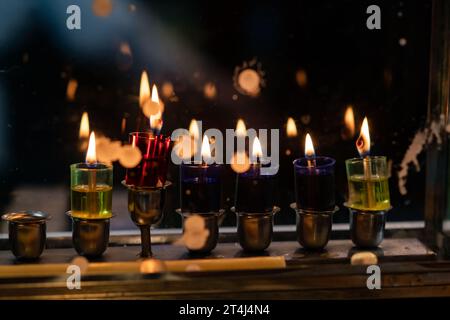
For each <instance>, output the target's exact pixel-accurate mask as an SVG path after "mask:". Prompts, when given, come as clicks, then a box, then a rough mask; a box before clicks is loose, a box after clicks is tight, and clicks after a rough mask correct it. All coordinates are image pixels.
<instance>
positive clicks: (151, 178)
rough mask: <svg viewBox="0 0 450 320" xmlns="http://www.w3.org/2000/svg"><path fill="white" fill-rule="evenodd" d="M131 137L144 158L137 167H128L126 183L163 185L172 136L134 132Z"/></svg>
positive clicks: (131, 140)
mask: <svg viewBox="0 0 450 320" xmlns="http://www.w3.org/2000/svg"><path fill="white" fill-rule="evenodd" d="M129 139H130V143H131V144H132V145H134V146H136V147H137V148H139V150H140V151H141V153H142V160H141V162H140V163H139V164H138V165H137V166H136V167H134V168H130V169H127V172H126V176H125V182H126V184H127V185H132V186H135V187H141V188H154V187H163V186H164V184H165V182H166V179H167V168H168V164H169V156H170V146H171V143H170V141H171V140H170V137H166V136H164V135H162V134H160V135H154V134H152V133H150V132H132V133H130V138H129Z"/></svg>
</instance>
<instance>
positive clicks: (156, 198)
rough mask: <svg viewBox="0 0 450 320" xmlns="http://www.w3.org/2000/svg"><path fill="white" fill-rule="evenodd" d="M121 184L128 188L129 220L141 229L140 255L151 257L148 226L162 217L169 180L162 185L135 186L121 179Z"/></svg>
mask: <svg viewBox="0 0 450 320" xmlns="http://www.w3.org/2000/svg"><path fill="white" fill-rule="evenodd" d="M122 184H123V185H124V186H125V187H127V189H128V211H129V212H130V216H131V220H133V222H134V224H135V225H137V226H138V227H139V228H140V230H141V247H142V251H141V253H140V256H141V257H142V258H147V257H152V256H153V253H152V247H151V233H150V228H151V226H152V225H155V224H157V223H158V222H160V221H161V219H162V217H163V213H164V204H165V199H166V189H167V187H169V186H170V185H171V182H169V181H166V182H165V184H164V186H163V187H136V186H133V185H127V184H126V183H125V181H122Z"/></svg>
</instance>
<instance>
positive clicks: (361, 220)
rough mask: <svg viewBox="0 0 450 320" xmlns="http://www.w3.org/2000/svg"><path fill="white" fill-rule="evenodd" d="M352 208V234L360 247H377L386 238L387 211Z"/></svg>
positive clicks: (353, 239) (354, 241) (355, 242)
mask: <svg viewBox="0 0 450 320" xmlns="http://www.w3.org/2000/svg"><path fill="white" fill-rule="evenodd" d="M349 210H350V234H351V238H352V241H353V243H354V244H355V245H356V246H357V247H359V248H376V247H378V245H379V244H380V243H381V242H382V241H383V239H384V226H385V223H386V212H387V211H361V210H356V209H352V208H349Z"/></svg>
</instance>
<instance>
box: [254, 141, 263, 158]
mask: <svg viewBox="0 0 450 320" xmlns="http://www.w3.org/2000/svg"><path fill="white" fill-rule="evenodd" d="M252 149H253V151H252V155H253V157H262V156H263V152H262V148H261V143H260V142H259V139H258V137H255V139H254V140H253V148H252Z"/></svg>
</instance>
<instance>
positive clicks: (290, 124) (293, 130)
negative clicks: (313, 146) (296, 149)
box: [286, 117, 298, 138]
mask: <svg viewBox="0 0 450 320" xmlns="http://www.w3.org/2000/svg"><path fill="white" fill-rule="evenodd" d="M297 134H298V133H297V126H296V125H295V121H294V119H293V118H291V117H289V118H288V120H287V123H286V135H287V136H288V137H289V138H293V137H296V136H297Z"/></svg>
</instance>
